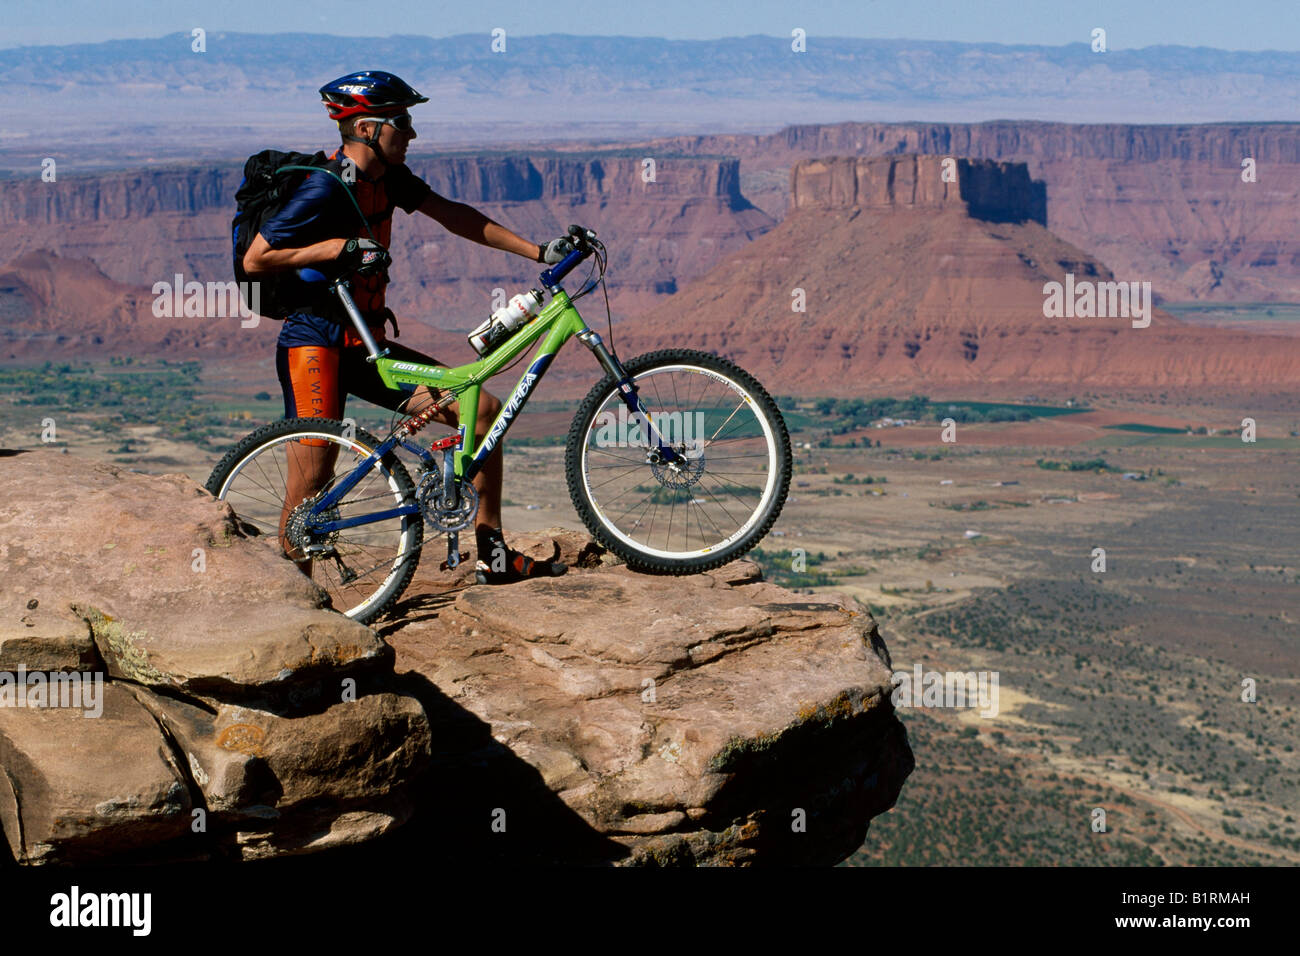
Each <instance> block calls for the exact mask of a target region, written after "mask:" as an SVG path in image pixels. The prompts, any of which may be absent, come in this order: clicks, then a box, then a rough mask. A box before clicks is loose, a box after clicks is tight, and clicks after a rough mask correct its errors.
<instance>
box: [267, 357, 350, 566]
mask: <svg viewBox="0 0 1300 956" xmlns="http://www.w3.org/2000/svg"><path fill="white" fill-rule="evenodd" d="M338 370H339V353H338V349H335V348H329V347H327V346H315V345H303V346H294V347H291V348H286V347H284V346H281V347H279V348H278V349H277V350H276V371H277V372H278V373H279V376H280V386H281V388H282V390H283V391H284V402H285V417H286V418H338V417H339V416H340V415H341V414H342V413H343V408H342V396H341V395H340V393H339V387H338V382H339V378H338ZM286 447H287V462H286V472H287V474H286V476H285V498H284V507H283V509H282V510H281V512H280V547H281V548H282V549H283V550H284V553H285V554H286V555H288V556H289V557H290V558H292V559H293V562H294V563H295V564H296V565H298V569H299V570H300V571H302V573H303V574H305V575H307V576H308V577H311V569H312V560H311V558H310V557H307V556H306V555H304V554H303V553H302V552H301V551H300V550H298V549H296V548H294V547H293V546H292V544H291V543H290V542H289V540H288V538H287V537H286V536H285V526H286V525H287V524H288V521H289V515H290V514H291V513H292V512H293V509H294V508H296V507H297V506H298V505H299V504H301V503H302V502H303V501H304V500H305V499H307V498H310V497H311V496H312V495H314V494H316V493H318V492H319V491H320V490H321V489H322V488H324V487H325V484H326V482H328V481H329V479H330V477H331V476H332V475H333V474H334V465H335V463H336V462H337V461H338V455H339V446H338V445H336V444H335V443H334V442H328V441H325V440H324V439H303V440H302V441H299V442H295V443H294V444H292V445H289V446H286Z"/></svg>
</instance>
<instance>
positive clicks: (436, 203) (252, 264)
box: [243, 70, 572, 584]
mask: <svg viewBox="0 0 1300 956" xmlns="http://www.w3.org/2000/svg"><path fill="white" fill-rule="evenodd" d="M320 94H321V99H322V101H323V102H324V104H325V108H326V109H327V110H328V111H329V115H330V118H331V119H333V120H335V121H336V122H337V123H338V125H339V133H340V134H341V136H342V138H343V143H342V145H341V146H340V148H339V149H338V150H337V151H336V152H335V153H334V155H333V157H331V163H330V167H329V168H330V169H332V170H333V172H335V173H336V174H337V173H339V172H340V171H341V170H342V168H343V166H344V164H345V163H350V164H351V166H352V168H353V170H354V171H355V174H356V175H355V185H354V187H353V198H355V199H356V202H357V205H353V202H352V199H350V198H349V197H348V196H347V195H346V193H345V189H346V187H345V186H344V185H343V184H342V183H341V182H340V181H339V180H338V179H336V178H335V176H331V175H328V174H325V173H317V174H310V175H308V176H307V178H306V179H305V180H304V181H303V183H302V185H301V186H299V187H298V190H297V191H296V192H295V193H294V194H293V196H292V197H290V199H289V201H288V202H287V203H286V204H285V206H284V208H283V209H281V210H280V211H279V212H278V213H276V214H275V215H274V216H272V217H271V218H270V219H268V220H267V221H266V222H265V223H264V224H263V226H262V229H261V231H260V232H259V234H258V235H257V236H255V237H254V238H253V241H252V243H251V244H250V246H249V248H248V252H247V253H246V254H245V256H244V263H243V264H244V269H245V271H246V272H248V274H249V275H254V276H255V275H257V274H259V273H261V274H265V273H271V272H282V273H283V274H282V275H281V276H280V282H281V283H283V285H282V286H281V288H282V289H283V294H285V295H287V296H289V297H290V298H289V301H292V302H294V303H295V305H294V311H293V312H292V314H290V315H289V316H288V317H287V318H286V319H285V321H284V327H283V329H282V330H281V332H280V337H279V340H278V342H277V345H276V370H277V372H278V374H279V378H280V385H281V387H282V389H283V391H284V413H285V417H286V418H295V417H301V418H311V417H320V418H333V419H341V418H342V417H343V406H344V403H345V402H346V400H347V396H348V395H356V396H357V397H359V398H363V399H365V400H366V401H369V402H373V403H374V404H376V405H380V406H382V407H384V408H388V409H392V410H394V411H396V410H399V409H400V410H403V411H407V412H412V413H414V412H417V411H419V410H420V409H421V408H423V407H426V405H427V403H430V402H433V401H434V400H435V399H436V396H435V395H434V394H432V393H431V392H430V390H429V389H428V388H425V387H423V386H421V387H420V388H418V389H416V390H415V392H414V393H411V392H406V391H402V390H400V389H390V388H388V387H387V386H385V385H384V383H383V381H382V380H381V379H380V377H379V371H378V369H376V368H375V366H374V365H373V363H370V362H367V361H366V350H365V347H364V345H363V344H362V343H361V340H360V337H359V336H358V335H357V334H356V331H355V330H354V329H352V328H351V327H350V326H349V323H348V320H347V317H346V314H345V313H344V312H343V308H342V305H341V304H340V303H339V302H338V301H337V300H336V299H333V298H332V297H331V296H330V295H329V293H328V290H327V285H328V283H327V282H326V281H325V279H326V275H325V273H326V272H332V273H335V274H337V273H339V272H352V273H353V279H352V294H353V298H354V300H355V302H356V304H357V308H358V309H359V310H360V311H361V314H362V316H363V317H364V318H365V320H366V324H367V325H368V326H369V327H370V331H371V334H372V335H374V337H375V340H376V342H378V343H379V344H380V347H381V348H382V347H385V346H386V347H387V348H388V350H389V354H390V355H391V356H392V357H393V358H397V359H404V360H407V361H414V362H421V363H425V364H429V365H440V364H442V363H440V362H438V361H437V360H436V359H434V358H431V357H430V356H427V355H424V354H422V353H420V352H417V351H415V350H414V349H409V348H406V347H405V346H402V345H398V344H397V343H393V342H388V341H387V339H386V337H385V334H384V332H385V325H386V323H387V321H389V320H391V321H392V322H393V331H394V334H396V333H397V322H396V319H395V318H394V317H393V314H392V312H391V311H389V310H388V309H387V308H385V306H384V287H385V286H386V285H387V283H388V275H387V270H386V268H385V267H386V265H387V264H388V262H389V258H388V253H387V248H388V245H389V235H390V230H391V226H392V214H393V210H394V209H397V208H400V209H402V211H403V212H406V213H408V214H409V213H414V212H416V211H419V212H422V213H424V214H425V215H426V216H428V217H429V218H431V219H433V220H435V221H436V222H438V223H439V224H441V225H442V226H443V227H444V228H446V229H447V230H448V231H450V232H452V233H455V234H456V235H458V236H462V237H463V238H466V239H471V240H473V241H474V242H477V243H480V244H482V245H485V246H491V247H492V248H494V249H502V250H505V251H507V252H513V253H516V254H517V255H521V256H523V257H525V258H526V259H530V260H532V261H535V262H544V263H548V264H553V263H556V262H559V261H560V260H561V259H563V258H564V256H565V255H566V254H567V253H568V252H569V250H570V249H571V248H572V246H571V244H570V241H569V240H568V239H567V238H561V239H556V240H553V241H552V242H550V243H548V244H547V245H545V246H540V245H538V244H537V243H533V242H528V241H527V240H525V239H523V238H521V237H520V236H518V235H516V234H515V233H513V232H511V231H510V230H509V229H507V228H505V227H504V226H502V225H500V224H498V223H496V222H493V221H492V220H491V219H489V218H488V217H487V216H485V215H483V214H482V213H481V212H479V211H478V210H477V209H474V208H472V207H470V206H467V205H464V204H463V203H457V202H452V201H450V200H448V199H444V198H443V197H442V196H439V195H438V194H437V193H435V192H434V191H433V190H432V189H430V188H429V185H428V184H427V183H425V182H424V181H423V180H422V179H420V178H419V177H418V176H416V175H415V174H414V173H412V172H411V171H410V170H409V169H408V168H407V167H406V164H405V161H406V149H407V146H408V145H409V144H410V142H411V140H413V139H415V136H416V134H415V129H414V128H413V127H412V125H411V114H410V113H408V112H407V110H408V108H409V107H411V106H414V105H416V104H418V103H425V102H428V97H425V96H421V95H420V94H419V93H418V92H416V91H415V90H414V89H412V88H411V87H410V86H408V85H407V84H406V83H405V82H403V81H402V80H401V79H399V78H398V77H396V76H394V75H393V74H391V73H385V72H383V71H380V70H366V71H363V72H360V73H352V74H349V75H347V76H344V77H340V78H339V79H337V80H335V81H333V82H332V83H327V84H326V85H325V86H323V87H321V89H320ZM357 206H359V207H360V210H361V213H362V214H363V215H364V216H365V218H366V225H365V226H363V224H362V223H361V222H359V221H358V217H357ZM363 232H367V233H369V236H368V237H366V238H362V237H361V234H362V233H363ZM349 240H357V241H349ZM500 410H501V401H500V399H498V398H497V397H496V396H494V395H492V394H491V393H490V392H487V391H483V392H482V393H481V394H480V396H479V403H478V417H477V419H476V423H475V431H476V433H477V434H478V435H485V434H487V432H488V429H489V428H490V427H491V425H492V422H493V421H494V420H495V419H496V416H497V413H498V412H500ZM458 413H459V402H452V403H451V404H449V405H447V406H445V407H444V408H442V409H440V410H439V411H438V413H437V414H436V415H435V416H434V420H435V421H438V422H441V423H443V424H446V425H450V426H452V427H455V426H456V425H457V424H458V422H459V420H458V417H457V416H458ZM303 444H304V445H308V444H311V442H307V441H304V442H303ZM319 444H320V445H321V446H323V447H309V448H304V449H303V451H304V452H305V454H302V455H294V456H292V457H291V463H290V467H289V474H288V476H287V479H288V480H287V486H288V496H287V498H286V500H285V504H284V511H283V513H282V515H281V520H280V541H281V546H282V547H284V548H285V553H286V554H287V555H288V556H289V557H291V558H293V559H294V560H295V561H296V563H297V564H298V566H299V567H300V568H301V569H302V570H303V572H304V573H305V574H307V575H309V576H310V574H311V558H310V557H306V556H304V555H302V554H301V553H295V552H294V551H292V550H291V549H290V548H289V546H288V544H289V543H288V541H287V540H286V539H285V536H284V526H285V521H286V520H287V518H288V515H289V512H290V511H292V509H293V508H294V507H295V506H296V505H297V504H298V503H299V502H301V501H302V500H303V499H304V498H307V497H310V496H311V495H313V494H316V493H317V492H318V491H320V490H321V489H322V488H324V486H325V484H326V482H327V481H328V480H329V479H330V477H331V476H332V475H333V470H334V463H335V459H336V458H337V456H338V446H337V445H335V444H333V443H328V442H320V443H319ZM502 455H503V451H502V448H501V446H500V445H498V446H497V448H495V449H494V450H493V452H492V454H491V456H489V457H488V459H487V461H486V462H485V464H484V467H483V470H482V471H481V472H479V474H478V475H477V476H476V477H475V479H474V487H475V489H476V490H477V491H478V493H479V511H478V517H477V521H476V527H475V539H476V544H477V546H478V564H477V570H476V577H477V579H478V582H479V583H480V584H505V583H509V582H511V581H519V580H523V579H525V578H529V577H539V576H543V577H544V576H555V575H560V574H563V573H564V572H565V571H567V570H568V568H567V567H566V566H565V565H564V564H562V563H560V562H550V561H533V560H532V559H530V558H528V557H525V556H524V555H522V554H520V553H519V552H517V551H514V550H513V549H510V548H507V547H506V545H505V539H504V537H503V536H502V530H501V481H502ZM502 557H504V559H505V560H504V561H502V560H501V558H502ZM502 568H504V570H502Z"/></svg>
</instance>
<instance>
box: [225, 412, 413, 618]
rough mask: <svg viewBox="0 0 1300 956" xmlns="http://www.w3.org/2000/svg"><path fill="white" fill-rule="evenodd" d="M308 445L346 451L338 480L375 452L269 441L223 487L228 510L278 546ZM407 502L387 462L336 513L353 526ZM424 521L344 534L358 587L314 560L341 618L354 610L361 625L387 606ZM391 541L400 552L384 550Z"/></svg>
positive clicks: (297, 436) (343, 551)
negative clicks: (298, 457) (292, 466)
mask: <svg viewBox="0 0 1300 956" xmlns="http://www.w3.org/2000/svg"><path fill="white" fill-rule="evenodd" d="M303 439H320V440H324V441H326V442H329V443H330V444H333V445H337V446H338V447H339V455H338V460H337V461H336V462H335V464H334V477H341V476H343V475H346V474H348V473H349V472H350V471H351V470H352V469H353V468H355V467H356V465H357V464H359V463H360V462H361V461H362V460H363V459H364V458H365V457H367V456H368V455H369V454H370V453H371V451H372V450H373V449H370V448H367V447H366V446H365V445H362V444H361V443H360V442H357V441H350V440H347V439H343V438H340V437H339V436H338V435H331V434H329V433H328V432H307V431H303V432H294V433H293V434H292V435H284V436H280V437H278V438H272V439H269V440H268V441H266V442H265V443H263V444H261V445H259V446H258V447H257V448H255V449H253V450H252V451H251V452H249V454H247V455H245V456H244V457H243V458H242V459H240V461H239V462H237V463H236V464H235V466H234V468H232V469H231V472H230V474H229V475H228V476H227V477H226V480H225V481H224V482H223V483H222V485H221V489H220V493H219V494H218V495H217V498H218V499H220V500H221V501H225V502H227V503H228V504H229V505H230V506H231V508H232V510H234V512H235V514H236V515H237V516H238V517H239V519H240V520H241V521H243V522H245V523H248V524H251V525H252V526H253V527H254V528H256V529H257V532H258V533H259V534H260V535H266V536H268V537H269V538H270V539H271V540H272V541H276V542H278V541H279V534H280V513H281V510H282V508H283V506H284V501H285V498H286V497H287V485H288V478H287V476H288V457H289V455H292V454H294V453H295V449H300V448H301V447H302V446H301V445H300V442H301V441H302V440H303ZM345 454H351V456H352V460H351V461H350V462H347V461H345V460H344V457H345ZM381 489H382V490H381ZM277 496H278V500H277ZM405 499H406V494H405V491H404V490H403V488H402V487H401V485H400V484H399V483H398V480H397V476H396V475H395V474H394V473H393V472H391V471H389V470H388V469H387V468H385V467H384V465H383V463H382V462H381V463H379V464H377V465H376V466H375V468H374V469H372V470H371V471H370V472H369V473H368V474H367V475H366V476H365V477H364V478H362V479H361V481H360V482H358V483H357V485H356V486H355V487H354V488H353V489H352V490H351V491H349V492H348V494H347V496H346V497H345V498H344V499H343V500H342V501H341V502H339V504H338V505H337V506H336V507H337V508H338V511H339V516H340V517H343V518H346V517H351V516H354V515H360V514H365V513H367V512H369V511H374V510H378V509H380V508H383V507H387V506H388V505H387V504H385V502H390V501H395V502H396V503H398V504H401V503H402V502H403V501H404V500H405ZM418 517H419V516H418V515H417V516H416V519H417V520H415V521H413V520H410V519H409V516H408V518H407V519H403V518H390V519H388V520H387V521H380V522H374V523H372V524H365V525H359V526H357V527H354V528H346V529H344V530H342V531H340V532H338V541H337V542H336V544H335V546H334V547H335V550H336V551H337V552H338V553H339V555H340V557H342V559H343V560H344V562H345V563H346V564H348V565H349V566H351V567H352V568H353V569H354V570H355V571H358V572H364V573H360V574H359V576H358V577H357V578H356V579H354V580H352V581H349V582H344V581H343V579H342V572H341V571H340V569H339V567H338V564H337V563H336V562H335V561H334V560H333V559H332V558H330V557H326V556H322V555H313V558H314V560H313V561H312V580H313V581H315V582H316V583H317V584H318V585H320V586H321V587H322V588H324V589H325V591H326V592H327V593H328V594H329V595H330V598H331V600H332V601H333V604H334V608H335V610H340V608H341V606H342V605H350V606H348V607H347V609H346V610H342V611H341V613H343V614H344V615H345V616H347V617H351V618H357V617H360V616H362V615H363V614H364V613H365V612H366V610H367V609H369V608H370V607H371V606H372V605H374V604H375V603H376V602H377V601H379V600H380V599H381V597H382V595H383V594H384V592H385V591H386V590H387V588H388V586H389V585H390V583H391V582H392V581H393V579H394V578H396V577H397V576H398V575H399V574H400V573H401V567H402V562H403V560H404V559H405V558H406V557H407V556H408V553H409V552H410V550H411V549H412V547H413V546H414V538H415V529H416V528H417V527H418V523H417V522H418ZM384 540H387V541H389V542H395V544H394V543H389V544H387V545H384V544H381V543H380V542H382V541H384ZM394 546H395V547H396V553H395V554H394V552H393V548H394ZM389 555H391V557H389ZM352 602H355V603H352Z"/></svg>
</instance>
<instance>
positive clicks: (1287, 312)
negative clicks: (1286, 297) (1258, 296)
mask: <svg viewBox="0 0 1300 956" xmlns="http://www.w3.org/2000/svg"><path fill="white" fill-rule="evenodd" d="M1160 308H1162V309H1164V310H1165V311H1166V312H1168V313H1169V314H1170V315H1172V316H1173V317H1174V318H1176V319H1182V318H1186V319H1189V320H1191V321H1195V320H1196V319H1198V318H1205V317H1210V316H1213V317H1215V318H1221V319H1231V320H1235V321H1243V322H1247V321H1255V322H1258V321H1260V320H1261V319H1262V320H1267V321H1270V322H1300V302H1167V303H1164V304H1162V305H1161V306H1160Z"/></svg>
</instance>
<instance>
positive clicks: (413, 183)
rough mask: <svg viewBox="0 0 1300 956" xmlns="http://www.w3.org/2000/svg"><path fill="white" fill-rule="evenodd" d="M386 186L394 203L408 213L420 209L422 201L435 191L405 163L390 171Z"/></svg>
mask: <svg viewBox="0 0 1300 956" xmlns="http://www.w3.org/2000/svg"><path fill="white" fill-rule="evenodd" d="M384 186H385V188H386V189H387V191H388V198H389V199H390V200H392V203H393V205H394V206H396V207H397V208H398V209H400V210H402V212H404V213H407V214H410V213H413V212H415V210H417V209H419V208H420V205H421V203H423V202H424V200H425V199H427V198H428V197H429V196H430V194H432V193H433V189H432V188H431V187H430V186H429V184H428V183H426V182H425V181H424V180H423V179H421V178H420V177H419V176H417V175H415V173H413V172H411V170H410V167H408V166H406V165H405V164H402V165H401V166H395V167H393V168H392V169H390V170H389V171H388V175H387V176H386V177H385V182H384Z"/></svg>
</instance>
